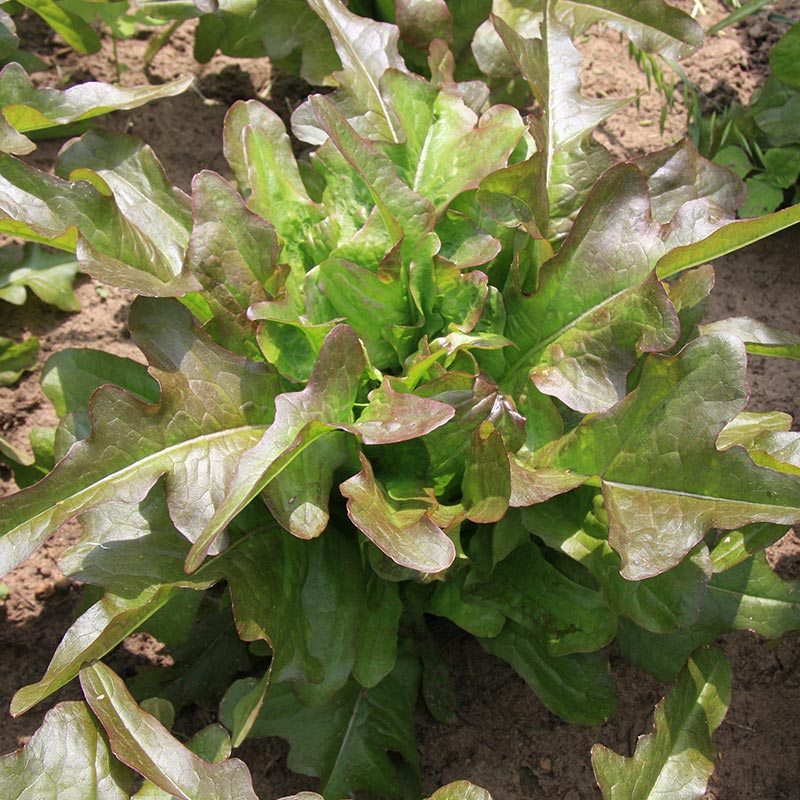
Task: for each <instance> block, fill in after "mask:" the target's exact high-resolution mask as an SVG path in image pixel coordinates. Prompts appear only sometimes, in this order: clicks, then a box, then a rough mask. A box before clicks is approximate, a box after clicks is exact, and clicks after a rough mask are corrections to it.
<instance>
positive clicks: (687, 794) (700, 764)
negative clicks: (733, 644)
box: [592, 648, 731, 800]
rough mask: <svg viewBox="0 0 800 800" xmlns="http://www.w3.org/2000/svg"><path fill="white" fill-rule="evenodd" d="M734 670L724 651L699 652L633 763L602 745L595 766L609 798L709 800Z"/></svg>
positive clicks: (595, 750)
mask: <svg viewBox="0 0 800 800" xmlns="http://www.w3.org/2000/svg"><path fill="white" fill-rule="evenodd" d="M730 694H731V668H730V664H729V663H728V661H727V659H726V658H725V656H724V655H723V654H722V651H721V650H718V649H717V648H710V649H703V650H699V651H698V652H697V653H695V655H694V656H693V657H692V658H691V659H690V660H689V662H688V664H687V665H686V669H685V670H684V672H683V673H682V674H681V676H680V678H679V679H678V683H677V685H676V686H675V687H674V688H673V689H672V691H671V692H670V693H669V694H668V695H667V696H666V697H665V698H664V700H662V701H661V702H660V703H659V704H658V705H657V706H656V712H655V722H654V724H653V732H652V733H650V734H648V735H647V736H642V737H639V741H638V742H637V744H636V752H635V753H634V755H633V756H631V757H630V758H626V757H623V756H619V755H617V754H616V753H614V752H613V751H611V750H609V749H608V748H606V747H603V746H602V745H595V746H594V747H593V748H592V765H593V767H594V771H595V776H596V777H597V782H598V783H599V784H600V790H601V791H602V793H603V797H604V798H606V800H608V799H609V798H619V799H620V800H650V799H651V798H655V797H664V798H667V797H675V798H677V797H680V798H681V799H682V800H683V798H686V800H690V799H695V798H696V799H697V800H699V798H701V797H703V796H704V795H705V792H706V787H707V784H708V779H709V778H710V777H711V773H712V771H713V769H714V757H715V753H714V748H713V746H712V744H711V736H712V734H713V733H714V731H715V730H716V729H717V728H718V727H719V726H720V724H721V723H722V720H723V719H724V718H725V714H726V713H727V711H728V705H729V703H730Z"/></svg>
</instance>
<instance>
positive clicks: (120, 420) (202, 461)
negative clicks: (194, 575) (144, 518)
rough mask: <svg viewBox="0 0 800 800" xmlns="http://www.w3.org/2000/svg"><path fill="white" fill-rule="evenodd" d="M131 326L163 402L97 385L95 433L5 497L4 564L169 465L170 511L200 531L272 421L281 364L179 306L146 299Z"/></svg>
mask: <svg viewBox="0 0 800 800" xmlns="http://www.w3.org/2000/svg"><path fill="white" fill-rule="evenodd" d="M130 327H131V332H132V335H133V336H134V338H135V340H136V341H137V343H138V344H139V346H140V348H141V349H142V351H143V352H144V354H145V356H146V357H147V358H148V360H149V361H150V363H151V369H152V372H151V374H152V375H153V377H155V378H156V379H157V380H158V382H159V383H160V385H161V390H162V395H161V400H160V402H159V403H158V404H157V405H149V404H147V403H145V402H142V401H141V400H139V399H138V398H136V397H135V396H133V395H130V394H128V393H126V392H124V391H122V390H120V389H117V388H115V387H106V388H104V389H100V390H99V391H97V392H96V393H95V394H94V396H93V399H92V406H91V412H90V414H91V417H92V419H93V426H92V433H91V435H90V436H89V438H88V439H86V440H85V441H81V442H77V443H76V444H75V445H73V447H72V448H71V449H70V451H69V453H68V454H67V456H66V457H65V458H64V459H63V460H62V461H61V462H60V463H59V464H58V465H57V467H56V468H55V469H54V470H53V472H51V473H50V474H49V475H48V476H47V477H46V478H45V479H44V480H43V481H41V482H40V483H39V484H37V485H36V486H35V487H31V488H30V489H27V490H26V491H25V492H21V493H19V494H17V495H15V496H13V497H10V498H5V499H3V501H2V502H1V503H0V506H1V507H2V509H3V513H2V520H3V522H2V526H0V531H1V532H2V537H3V538H2V539H0V567H1V568H0V572H2V573H5V572H7V571H8V570H9V569H11V568H13V567H14V566H15V565H16V564H17V563H19V562H20V561H22V560H24V559H25V558H26V557H27V556H28V555H29V554H30V553H32V552H33V551H34V550H35V549H36V548H37V547H38V546H39V545H40V544H41V543H42V542H43V541H44V540H45V538H46V537H47V536H48V535H49V534H50V533H52V532H53V531H55V530H56V529H57V528H58V527H60V526H61V525H62V524H63V523H64V522H66V521H67V520H69V519H70V518H72V517H74V516H75V515H76V514H79V513H81V512H84V511H88V510H90V509H92V508H96V507H98V506H99V505H101V504H103V503H105V502H108V501H109V500H123V501H126V502H137V501H139V500H141V499H143V498H144V497H145V495H146V494H147V493H148V491H149V490H150V488H151V487H152V486H153V485H154V484H155V482H156V481H157V480H158V479H159V478H160V477H161V476H162V475H165V474H168V475H169V481H168V501H169V504H170V512H171V514H172V515H173V518H174V520H175V522H176V524H177V525H178V527H179V528H180V529H181V531H182V532H183V533H184V534H185V535H186V536H187V537H188V538H190V539H191V540H194V539H196V538H197V537H198V536H199V534H200V531H201V530H202V528H203V527H204V526H205V523H206V521H207V520H208V519H209V518H210V517H212V516H213V514H214V509H215V508H216V507H217V506H219V505H221V504H222V502H223V500H224V498H225V497H226V486H227V483H228V480H229V478H230V477H231V475H232V472H233V470H234V469H235V466H236V463H237V461H238V460H239V458H240V457H241V456H242V455H243V454H244V452H246V451H247V450H249V449H250V448H252V447H253V446H254V445H255V444H256V443H257V442H258V440H259V438H260V437H261V435H262V434H263V432H264V431H265V430H266V429H267V428H268V427H269V425H270V424H271V422H272V419H273V415H274V406H273V398H274V397H275V396H276V395H277V393H278V382H277V376H276V375H275V373H274V372H273V371H272V370H271V369H270V368H268V367H266V366H263V365H256V364H252V363H248V362H245V361H244V360H243V359H239V358H237V357H235V356H233V355H232V354H230V353H228V352H227V351H225V350H222V349H221V348H219V347H218V346H217V345H215V344H213V343H212V342H211V341H210V340H209V339H208V338H207V337H206V336H205V335H204V334H202V333H201V332H199V331H196V330H195V329H194V328H193V326H192V322H191V318H190V316H189V314H188V312H186V311H183V310H182V309H181V307H180V306H179V305H177V304H176V303H175V304H174V303H170V302H163V303H159V302H157V301H152V300H146V299H143V298H140V299H139V300H137V301H136V302H135V303H134V305H133V308H132V313H131V322H130ZM112 420H113V424H112V423H111V421H112Z"/></svg>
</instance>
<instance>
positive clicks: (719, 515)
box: [542, 335, 800, 580]
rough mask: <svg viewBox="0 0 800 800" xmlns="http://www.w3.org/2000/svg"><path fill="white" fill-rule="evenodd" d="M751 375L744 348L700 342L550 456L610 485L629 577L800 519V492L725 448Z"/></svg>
mask: <svg viewBox="0 0 800 800" xmlns="http://www.w3.org/2000/svg"><path fill="white" fill-rule="evenodd" d="M745 367H746V364H745V355H744V346H743V345H742V344H741V342H739V341H738V340H736V339H733V338H731V337H727V336H721V335H716V336H705V337H701V338H699V339H696V340H695V341H694V342H692V343H690V344H689V345H687V346H686V347H685V348H684V349H683V350H682V351H681V353H680V354H678V355H677V356H673V357H663V356H651V357H649V358H648V359H647V360H646V362H645V364H644V367H643V370H642V373H641V376H640V379H639V385H638V386H637V388H636V389H635V390H634V391H633V392H631V393H630V394H629V395H628V396H627V397H626V398H625V399H624V400H623V401H622V402H621V403H619V405H617V406H616V407H615V408H613V409H612V410H610V411H609V412H606V413H605V414H601V415H597V416H594V417H590V418H587V419H585V420H584V421H583V422H582V423H581V424H580V425H579V426H578V427H577V428H576V429H575V430H573V431H572V432H571V433H569V434H567V435H566V436H565V437H564V438H563V439H562V440H560V441H559V442H557V443H555V444H553V445H551V446H550V448H549V452H548V453H547V454H546V455H545V456H544V457H543V458H542V461H543V463H544V464H545V465H546V466H554V467H557V468H560V469H570V470H573V471H574V472H576V473H578V474H582V475H586V476H589V475H594V476H599V477H600V478H601V484H602V488H603V497H604V499H605V507H606V510H607V512H608V517H609V543H610V544H611V545H612V547H614V549H615V550H617V552H619V554H620V556H621V558H622V575H623V576H624V577H626V578H628V579H633V580H641V579H644V578H650V577H653V576H655V575H658V574H660V573H662V572H664V571H666V570H667V569H670V568H671V567H674V566H675V565H676V564H678V563H679V562H680V561H681V560H682V559H683V557H684V556H685V555H686V554H687V553H688V552H689V551H690V550H691V549H692V548H693V547H694V546H695V545H696V544H697V543H698V542H699V541H700V539H701V538H702V537H703V535H704V534H705V532H706V531H707V530H708V529H709V528H712V527H718V528H723V529H727V530H731V529H735V528H738V527H740V526H742V525H746V524H748V523H750V522H772V523H775V524H786V525H790V524H793V522H794V521H796V520H797V519H798V518H800V484H798V483H797V482H796V481H795V480H794V479H792V478H791V477H789V476H786V475H781V474H780V473H778V472H774V471H772V470H768V469H763V468H760V467H756V466H755V465H754V464H753V462H752V461H751V460H750V459H749V458H748V457H747V455H746V454H745V453H744V451H742V450H741V449H739V448H733V449H731V450H727V451H725V452H720V451H718V450H717V448H716V446H715V442H716V439H717V436H718V435H719V432H720V431H721V430H722V428H723V427H724V425H725V423H726V422H727V421H730V420H731V419H733V417H735V416H736V414H737V413H739V412H740V411H741V410H742V408H743V407H744V404H745V402H746V394H745V390H744V385H745V379H744V375H745Z"/></svg>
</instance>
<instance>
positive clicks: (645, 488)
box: [602, 478, 800, 517]
mask: <svg viewBox="0 0 800 800" xmlns="http://www.w3.org/2000/svg"><path fill="white" fill-rule="evenodd" d="M602 482H603V484H604V485H605V486H611V487H615V486H619V487H621V488H624V489H632V490H634V491H644V492H658V493H659V494H668V495H674V496H676V497H688V498H691V499H693V500H705V501H709V502H726V503H736V504H737V505H742V506H753V507H757V508H762V507H766V508H774V509H776V510H777V509H782V510H785V511H791V512H794V514H795V515H796V516H798V517H800V508H797V507H796V506H785V505H779V504H777V503H776V504H772V503H766V502H759V503H757V502H755V501H753V500H742V499H735V498H731V497H719V496H717V495H713V494H698V493H696V492H685V491H680V490H678V489H661V488H659V487H657V486H646V485H645V484H638V483H622V482H621V481H609V480H605V478H603V479H602Z"/></svg>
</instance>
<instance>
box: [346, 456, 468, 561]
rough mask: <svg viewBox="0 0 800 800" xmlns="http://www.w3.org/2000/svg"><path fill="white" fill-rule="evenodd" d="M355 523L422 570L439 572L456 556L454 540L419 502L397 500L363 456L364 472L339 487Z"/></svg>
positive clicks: (397, 557) (395, 556) (376, 542)
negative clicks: (387, 490)
mask: <svg viewBox="0 0 800 800" xmlns="http://www.w3.org/2000/svg"><path fill="white" fill-rule="evenodd" d="M339 488H340V490H341V492H342V494H343V495H344V496H345V497H346V498H347V513H348V516H349V517H350V519H351V521H352V522H353V524H354V525H355V526H356V527H357V528H358V529H359V530H360V531H362V533H363V534H364V535H365V536H366V537H367V538H368V539H369V540H370V541H371V542H372V543H373V544H374V545H375V546H376V547H378V548H379V549H380V550H381V551H382V552H384V553H385V554H386V555H387V556H389V558H391V559H392V561H394V562H395V563H396V564H400V565H401V566H404V567H408V568H409V569H415V570H419V571H420V572H440V571H441V570H443V569H447V567H449V566H450V565H451V564H452V563H453V560H454V559H455V557H456V550H455V546H454V545H453V542H452V541H451V540H450V539H449V538H448V537H447V535H446V534H445V533H444V531H442V529H441V528H440V527H439V526H438V525H437V524H436V523H435V522H433V520H432V519H431V518H430V516H429V515H428V511H429V508H428V507H427V506H426V505H420V504H417V503H413V502H412V503H396V502H394V501H392V499H391V498H390V497H389V496H388V495H387V494H386V490H385V489H384V488H383V486H381V484H380V483H379V482H378V481H377V480H376V479H375V475H374V474H373V471H372V467H371V466H370V463H369V461H367V459H366V458H365V457H364V456H363V455H362V456H361V471H360V472H359V473H358V474H357V475H354V476H353V477H352V478H349V479H348V480H346V481H345V482H344V483H343V484H342V485H341V486H340V487H339Z"/></svg>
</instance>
